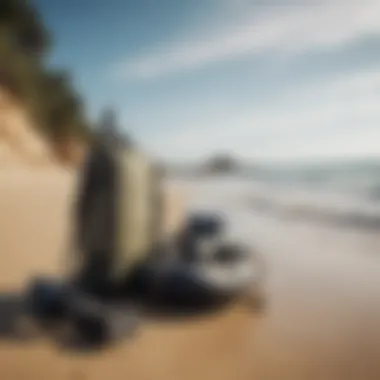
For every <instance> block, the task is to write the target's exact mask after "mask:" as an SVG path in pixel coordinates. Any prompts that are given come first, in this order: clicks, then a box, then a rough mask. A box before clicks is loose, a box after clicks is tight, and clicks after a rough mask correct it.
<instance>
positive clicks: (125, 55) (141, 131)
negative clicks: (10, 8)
mask: <svg viewBox="0 0 380 380" xmlns="http://www.w3.org/2000/svg"><path fill="white" fill-rule="evenodd" d="M34 3H36V5H37V6H38V7H39V9H40V11H41V13H42V15H43V17H44V20H45V22H46V23H47V25H48V26H49V27H50V29H51V30H52V31H53V35H54V40H55V47H54V49H53V50H52V52H51V53H52V54H51V59H50V63H51V65H54V66H63V67H67V68H68V69H70V70H71V71H72V73H73V77H74V80H75V83H76V85H77V88H78V89H79V90H80V92H81V93H82V94H83V96H84V97H85V99H86V103H87V108H88V112H89V113H90V115H91V117H92V118H95V117H96V116H97V115H98V114H99V111H100V110H101V108H102V107H103V106H106V105H113V106H115V107H116V109H118V111H119V113H120V122H121V124H122V125H123V128H125V129H126V130H127V131H129V132H130V133H131V134H132V135H133V136H134V137H135V138H136V139H138V140H139V141H140V143H141V144H142V145H143V146H145V147H146V149H147V150H149V151H150V152H152V153H154V154H156V155H159V156H161V157H164V158H168V159H197V158H200V157H204V156H207V155H209V154H212V153H215V152H219V151H223V152H224V151H227V152H228V151H230V152H234V153H235V154H238V155H240V156H242V157H246V158H252V159H255V158H256V159H266V160H293V159H296V160H299V159H302V160H314V159H325V158H328V159H330V158H345V157H350V158H351V157H368V156H380V22H379V15H380V0H350V1H343V0H303V1H295V0H294V1H291V0H282V1H281V2H280V1H275V0H266V1H264V0H262V1H254V0H130V1H128V0H124V1H123V0H108V1H107V2H106V1H104V0H91V1H90V0H55V1H52V0H34Z"/></svg>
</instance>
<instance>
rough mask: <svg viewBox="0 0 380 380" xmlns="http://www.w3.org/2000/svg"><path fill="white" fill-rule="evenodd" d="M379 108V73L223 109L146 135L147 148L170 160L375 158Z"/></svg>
mask: <svg viewBox="0 0 380 380" xmlns="http://www.w3.org/2000/svg"><path fill="white" fill-rule="evenodd" d="M379 104H380V69H379V71H376V70H373V71H371V72H370V71H365V72H356V73H354V74H352V75H348V74H346V75H345V76H341V77H338V78H336V79H335V80H334V81H333V82H324V83H318V84H317V85H314V86H311V85H309V86H303V87H300V88H298V89H297V90H293V92H291V93H288V94H287V96H285V97H284V98H283V99H279V100H278V101H277V102H276V103H271V104H268V105H267V106H265V107H260V108H259V109H250V110H247V109H245V110H235V111H236V112H234V113H230V112H228V110H226V114H220V115H219V116H218V117H217V118H215V117H214V118H213V119H212V120H204V121H203V122H202V123H200V124H197V125H187V126H186V125H182V126H179V128H178V129H177V130H176V131H174V132H171V133H168V134H166V135H163V134H162V133H161V134H160V135H158V136H152V138H151V139H150V141H151V142H152V145H151V147H150V148H151V149H152V151H155V152H157V154H158V152H160V153H161V154H164V155H165V156H166V157H167V158H175V159H177V158H181V157H182V158H183V157H196V156H202V155H207V154H209V153H210V152H212V151H213V150H214V149H216V150H230V151H235V152H238V153H239V155H242V156H245V157H262V158H281V159H286V158H291V157H304V158H305V157H307V156H320V157H322V156H329V155H330V156H334V155H336V156H345V155H348V156H349V155H354V156H358V155H359V156H366V155H375V154H377V153H378V151H379V148H378V147H379V146H380V128H379V120H380V108H379ZM228 114H229V117H228ZM232 115H233V116H232ZM236 115H240V116H238V117H236Z"/></svg>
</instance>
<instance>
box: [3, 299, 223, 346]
mask: <svg viewBox="0 0 380 380" xmlns="http://www.w3.org/2000/svg"><path fill="white" fill-rule="evenodd" d="M226 307H227V303H224V304H223V305H221V304H218V305H216V304H213V305H201V306H200V305H189V304H182V305H178V304H173V302H171V301H167V300H161V301H157V300H155V301H150V302H148V301H146V300H145V301H144V302H140V305H139V307H138V308H137V309H138V319H139V323H138V325H139V329H138V330H140V329H141V328H143V325H144V322H149V321H155V322H159V323H170V322H176V321H181V322H185V321H187V320H189V319H192V320H193V319H194V318H204V317H205V316H211V315H217V314H219V313H222V312H223V310H224V309H225V308H226ZM63 324H64V323H63ZM62 331H65V330H64V328H62V326H61V327H60V330H59V331H57V329H56V328H54V327H53V328H52V326H50V325H47V324H40V323H39V324H38V325H37V324H36V323H33V319H32V318H31V317H30V316H28V313H27V307H26V297H25V295H24V294H22V293H16V292H15V293H11V292H9V293H0V342H1V341H10V342H12V343H19V344H30V343H32V342H35V341H36V340H40V339H48V340H51V341H53V342H54V344H56V346H57V347H58V348H59V349H64V350H66V351H67V350H69V351H72V352H93V351H94V350H98V349H99V348H100V347H94V346H91V345H86V344H83V342H82V343H80V342H76V341H73V340H71V339H70V338H69V337H68V336H67V335H65V333H62ZM133 336H134V333H133V334H131V335H130V338H133ZM126 339H128V337H126Z"/></svg>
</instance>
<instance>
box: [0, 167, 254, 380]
mask: <svg viewBox="0 0 380 380" xmlns="http://www.w3.org/2000/svg"><path fill="white" fill-rule="evenodd" d="M74 183H75V181H74V179H73V175H72V174H70V173H67V172H63V171H61V172H58V171H56V170H55V171H53V170H50V171H48V170H37V169H36V170H35V171H34V172H32V171H31V170H24V171H23V172H22V171H18V172H14V171H9V172H8V173H5V172H3V173H1V174H0V210H1V212H0V252H1V261H0V262H1V265H0V286H1V290H2V291H3V293H4V294H6V293H7V292H9V291H18V290H20V289H22V288H23V287H24V286H25V283H26V281H27V280H28V279H29V278H30V277H31V276H33V275H36V274H38V273H51V274H58V273H59V272H60V271H61V268H62V263H63V262H64V260H63V255H64V254H65V251H67V249H68V240H69V239H68V236H69V231H70V219H69V215H70V214H69V210H70V205H71V201H72V199H73V197H72V191H73V185H74ZM181 202H182V200H180V198H179V197H178V196H177V197H176V196H175V195H174V194H173V192H171V194H170V196H169V197H168V209H170V212H169V213H168V220H167V225H168V226H173V225H174V224H175V220H177V219H178V218H180V216H181V215H180V214H181V212H179V211H180V210H181V207H180V204H181ZM169 228H170V227H169ZM3 303H4V302H3ZM4 307H5V306H4V305H3V309H2V310H0V313H2V314H4V313H6V312H8V311H7V310H6V309H5V308H4ZM0 322H1V318H0ZM248 322H249V319H247V318H246V316H245V315H244V314H242V313H240V312H237V311H235V310H231V311H228V312H227V313H225V314H223V315H220V316H219V315H218V316H213V317H210V318H208V319H204V320H194V321H190V322H175V323H163V322H157V323H154V322H149V323H147V324H146V325H144V326H143V327H142V330H141V333H140V334H139V336H137V337H136V338H135V339H133V340H132V341H130V342H126V343H125V344H123V345H122V346H121V347H117V348H114V349H112V350H110V351H107V352H106V353H103V354H97V355H95V356H94V355H92V356H86V357H78V356H75V355H73V354H72V355H70V354H68V353H63V352H61V351H59V349H58V348H57V347H56V346H55V345H54V343H53V342H51V341H33V342H28V343H25V342H23V343H21V342H17V341H12V340H5V339H2V337H0V379H2V380H3V379H4V380H6V379H57V380H58V379H105V378H106V376H109V377H110V378H112V379H114V380H117V379H125V378H130V379H136V380H137V379H165V380H170V379H239V378H242V379H250V378H252V377H251V376H250V375H249V366H247V363H248V362H249V360H248V358H247V357H246V356H244V353H245V352H247V351H245V347H244V344H245V342H246V340H247V335H246V332H247V329H246V328H247V327H248V325H249V323H248ZM247 323H248V324H247Z"/></svg>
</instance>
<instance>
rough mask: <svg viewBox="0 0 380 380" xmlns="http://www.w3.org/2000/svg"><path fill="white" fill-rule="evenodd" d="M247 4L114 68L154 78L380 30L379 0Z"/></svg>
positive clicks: (330, 43)
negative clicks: (200, 32)
mask: <svg viewBox="0 0 380 380" xmlns="http://www.w3.org/2000/svg"><path fill="white" fill-rule="evenodd" d="M242 4H243V5H244V7H245V9H246V11H245V12H243V11H242V10H241V8H243V6H242ZM246 4H248V2H241V3H240V8H239V9H240V11H239V14H240V15H241V16H240V17H234V21H231V20H228V19H223V20H220V23H219V25H220V27H218V28H211V29H210V30H209V32H204V33H203V35H201V36H199V35H197V38H196V39H194V40H191V39H188V38H187V39H183V40H178V41H177V42H176V43H174V44H170V45H163V46H161V49H157V48H156V49H155V52H154V53H151V54H149V53H148V54H146V55H143V56H140V57H134V58H130V59H127V60H125V61H122V62H119V63H118V64H117V65H116V66H115V67H113V72H114V73H116V75H117V76H118V77H119V78H137V79H149V78H154V77H160V76H163V75H167V74H171V73H176V72H183V71H188V70H194V69H197V68H201V67H204V66H206V65H210V64H212V63H215V62H221V61H229V60H233V59H237V58H242V57H246V56H254V55H258V54H262V53H271V54H276V55H280V56H285V57H289V56H294V55H297V54H302V53H305V52H307V51H310V50H316V49H317V50H318V49H320V50H325V49H332V48H336V47H338V46H343V45H345V44H348V43H350V42H352V41H355V40H357V39H360V38H362V37H365V36H369V35H374V34H380V23H379V18H378V15H379V14H380V0H350V1H342V0H331V1H323V2H321V1H319V2H314V1H312V2H307V3H306V4H303V5H300V4H298V5H297V4H293V3H288V5H285V4H284V3H283V5H271V6H261V7H252V5H251V4H249V5H246Z"/></svg>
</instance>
